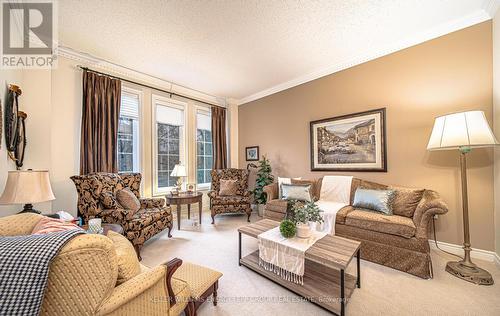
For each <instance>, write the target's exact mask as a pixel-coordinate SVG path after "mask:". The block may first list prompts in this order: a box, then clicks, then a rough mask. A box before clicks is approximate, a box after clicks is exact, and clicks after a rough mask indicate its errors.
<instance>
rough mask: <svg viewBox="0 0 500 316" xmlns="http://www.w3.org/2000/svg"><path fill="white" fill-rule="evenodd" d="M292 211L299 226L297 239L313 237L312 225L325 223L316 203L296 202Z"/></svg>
mask: <svg viewBox="0 0 500 316" xmlns="http://www.w3.org/2000/svg"><path fill="white" fill-rule="evenodd" d="M292 211H293V213H294V220H295V223H296V225H297V237H300V238H309V237H310V236H311V226H310V223H323V217H321V211H320V209H319V207H318V206H317V205H316V203H314V201H311V202H305V203H303V202H295V203H294V204H293V206H292Z"/></svg>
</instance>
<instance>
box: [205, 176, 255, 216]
mask: <svg viewBox="0 0 500 316" xmlns="http://www.w3.org/2000/svg"><path fill="white" fill-rule="evenodd" d="M210 174H211V176H212V190H211V191H210V192H208V196H209V197H210V211H211V215H212V224H213V223H214V221H215V215H217V214H225V213H246V214H247V216H248V217H247V220H248V221H249V222H250V214H251V213H252V209H251V207H250V195H251V193H250V191H248V170H245V169H234V168H229V169H216V170H212V171H211V173H210ZM220 180H237V183H238V189H237V191H236V195H229V196H221V195H219V190H220Z"/></svg>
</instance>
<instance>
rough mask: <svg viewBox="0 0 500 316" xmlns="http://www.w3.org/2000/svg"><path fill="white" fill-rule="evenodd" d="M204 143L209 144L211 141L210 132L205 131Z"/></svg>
mask: <svg viewBox="0 0 500 316" xmlns="http://www.w3.org/2000/svg"><path fill="white" fill-rule="evenodd" d="M204 135H205V141H206V142H211V141H212V132H211V131H205V133H204Z"/></svg>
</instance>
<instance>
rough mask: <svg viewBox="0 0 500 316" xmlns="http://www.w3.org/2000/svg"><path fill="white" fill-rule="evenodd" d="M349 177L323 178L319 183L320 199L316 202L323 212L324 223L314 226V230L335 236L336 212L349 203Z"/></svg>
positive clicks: (350, 181) (350, 178)
mask: <svg viewBox="0 0 500 316" xmlns="http://www.w3.org/2000/svg"><path fill="white" fill-rule="evenodd" d="M351 184H352V177H351V176H324V177H323V181H322V183H321V192H320V199H319V201H317V202H316V205H318V207H319V209H320V210H321V211H323V212H322V213H321V214H322V217H323V220H324V222H323V223H322V224H318V225H316V230H318V231H321V232H325V233H328V234H330V235H335V218H336V217H337V212H338V211H339V210H340V209H341V208H343V207H345V206H347V205H349V204H350V203H351Z"/></svg>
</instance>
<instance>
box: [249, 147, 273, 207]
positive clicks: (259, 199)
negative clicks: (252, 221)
mask: <svg viewBox="0 0 500 316" xmlns="http://www.w3.org/2000/svg"><path fill="white" fill-rule="evenodd" d="M258 168H259V170H258V171H257V179H256V182H255V189H254V190H253V195H254V199H255V204H257V205H258V213H259V216H262V215H263V212H264V204H266V200H267V196H266V193H265V192H264V187H265V186H266V185H268V184H271V183H273V180H274V177H273V175H272V174H271V172H272V169H271V164H270V163H269V160H268V159H267V158H266V156H262V159H261V160H260V161H259V167H258Z"/></svg>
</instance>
